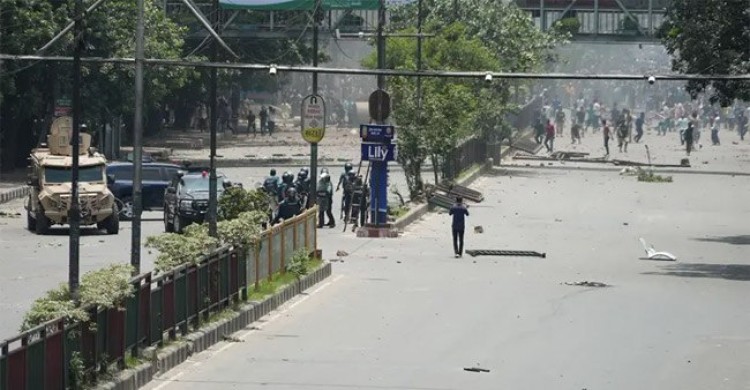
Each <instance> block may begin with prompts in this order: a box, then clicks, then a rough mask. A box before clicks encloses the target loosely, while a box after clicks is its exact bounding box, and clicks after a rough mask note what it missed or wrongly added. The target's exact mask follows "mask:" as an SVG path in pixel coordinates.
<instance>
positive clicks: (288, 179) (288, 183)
mask: <svg viewBox="0 0 750 390" xmlns="http://www.w3.org/2000/svg"><path fill="white" fill-rule="evenodd" d="M290 188H294V174H293V173H292V172H291V171H286V172H284V174H283V175H281V185H279V193H278V194H277V195H278V199H279V202H281V201H282V200H284V199H285V198H286V192H287V191H288V190H289V189H290Z"/></svg>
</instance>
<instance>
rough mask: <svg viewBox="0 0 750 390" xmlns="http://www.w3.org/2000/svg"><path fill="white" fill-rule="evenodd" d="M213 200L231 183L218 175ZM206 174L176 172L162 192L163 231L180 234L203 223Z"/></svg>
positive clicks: (206, 187) (204, 217) (220, 174)
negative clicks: (189, 226) (195, 224)
mask: <svg viewBox="0 0 750 390" xmlns="http://www.w3.org/2000/svg"><path fill="white" fill-rule="evenodd" d="M216 176H217V181H216V187H217V190H218V194H217V198H219V197H221V194H223V193H224V190H225V189H226V188H228V187H231V186H232V182H231V181H229V179H228V178H227V177H226V176H225V175H224V174H222V173H218V172H217V174H216ZM208 194H209V192H208V171H207V170H192V171H190V172H187V173H183V172H180V173H178V174H177V175H175V177H174V178H173V180H172V183H170V185H169V186H168V187H167V189H166V191H165V192H164V231H165V232H167V233H171V232H175V233H182V231H183V229H184V228H185V226H188V225H190V224H192V223H203V222H204V221H205V220H206V214H208Z"/></svg>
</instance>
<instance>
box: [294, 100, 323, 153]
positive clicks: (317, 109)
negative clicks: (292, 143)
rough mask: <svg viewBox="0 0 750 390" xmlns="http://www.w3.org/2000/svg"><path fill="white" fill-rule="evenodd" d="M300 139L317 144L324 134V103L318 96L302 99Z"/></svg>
mask: <svg viewBox="0 0 750 390" xmlns="http://www.w3.org/2000/svg"><path fill="white" fill-rule="evenodd" d="M300 117H301V119H302V138H303V139H304V140H305V141H307V142H309V143H311V144H317V143H318V142H320V141H321V140H322V139H323V137H324V136H325V134H326V103H325V100H323V98H322V97H321V96H320V95H308V96H306V97H305V98H304V99H302V114H301V115H300Z"/></svg>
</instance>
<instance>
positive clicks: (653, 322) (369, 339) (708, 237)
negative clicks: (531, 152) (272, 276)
mask: <svg viewBox="0 0 750 390" xmlns="http://www.w3.org/2000/svg"><path fill="white" fill-rule="evenodd" d="M735 168H737V167H735ZM742 168H743V169H745V166H742ZM477 186H478V188H479V189H481V190H482V191H483V192H484V193H485V196H486V197H487V199H486V201H485V202H483V203H482V204H479V205H474V206H472V207H470V209H469V210H470V212H471V216H470V217H469V224H468V226H467V233H466V234H467V237H466V241H467V244H466V245H467V248H468V249H516V250H536V251H540V252H545V253H546V254H547V257H546V258H544V259H542V258H533V257H527V258H520V257H515V258H514V257H476V258H472V257H469V256H464V257H463V258H461V259H456V258H454V257H453V256H452V250H451V244H450V238H449V237H450V225H449V224H450V220H449V217H448V216H447V215H446V214H444V213H443V214H431V215H428V216H427V217H426V218H425V219H423V220H422V221H420V222H419V223H418V224H416V225H413V226H412V227H410V228H409V229H408V231H407V232H406V233H405V234H404V235H403V236H402V237H401V238H399V239H379V240H374V239H358V238H352V237H349V236H345V237H344V236H340V235H334V233H333V232H331V231H330V230H327V231H324V232H323V233H322V237H321V241H322V246H323V250H324V255H326V257H329V258H330V257H331V256H333V254H334V253H335V251H337V250H343V251H346V252H348V256H345V257H341V260H343V261H337V262H335V263H334V275H333V276H332V277H331V279H329V280H328V281H326V282H325V283H324V284H322V285H321V286H319V287H316V288H313V289H311V291H309V292H308V294H307V295H304V296H301V297H298V298H297V299H295V300H293V301H292V302H291V303H290V304H288V305H286V306H285V307H283V308H281V309H280V310H278V311H276V312H274V313H272V314H271V315H270V316H268V317H267V318H265V319H264V320H263V321H261V322H260V323H259V324H256V325H255V328H253V329H248V330H246V331H244V332H241V333H240V334H239V338H240V339H241V340H243V341H244V342H223V343H220V344H217V345H216V346H214V347H213V348H211V349H210V350H209V351H207V352H205V353H201V354H198V355H195V356H192V357H191V358H190V359H189V360H188V362H187V363H185V364H183V365H181V366H180V367H178V368H176V369H174V370H172V371H170V372H169V373H167V374H165V375H163V376H161V377H160V378H158V379H157V380H156V381H154V382H152V383H151V384H150V385H149V386H148V387H147V388H148V389H150V390H164V389H186V390H189V389H240V388H241V389H255V388H258V389H260V388H264V389H339V388H340V389H500V388H514V389H623V390H626V389H627V390H630V389H678V388H679V389H747V388H750V330H748V329H747V323H749V322H750V312H748V311H747V310H746V309H745V305H746V299H747V298H746V297H747V295H748V293H749V292H750V285H748V283H750V258H749V257H748V256H747V255H748V249H747V248H748V245H750V236H748V235H747V220H748V217H750V211H749V209H748V208H747V206H746V203H747V202H746V199H745V198H746V194H747V193H748V191H749V190H750V181H749V180H748V178H747V177H742V176H732V175H694V174H677V175H674V182H673V183H639V182H637V181H636V178H635V177H633V176H622V175H619V173H618V172H617V171H608V172H605V171H590V170H570V171H562V170H544V169H535V168H531V167H517V168H508V169H507V170H504V171H501V172H498V173H496V174H495V175H492V176H488V177H484V178H482V179H480V181H479V182H478V184H477ZM479 225H481V226H482V227H483V228H484V233H482V234H479V233H474V231H473V227H474V226H479ZM640 237H643V238H644V239H646V240H647V241H648V242H649V243H650V244H652V245H654V246H655V247H656V249H658V250H665V251H669V252H672V253H674V254H676V255H677V257H678V260H677V261H676V262H665V261H652V260H645V259H643V257H644V255H645V251H644V249H643V248H642V247H641V244H640V243H639V238H640ZM583 281H595V282H601V283H605V284H607V285H608V286H607V287H585V286H576V285H568V284H566V283H576V282H583ZM477 367H478V368H481V369H486V370H489V371H488V372H474V371H466V370H465V368H477Z"/></svg>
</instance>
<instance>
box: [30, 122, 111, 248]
mask: <svg viewBox="0 0 750 390" xmlns="http://www.w3.org/2000/svg"><path fill="white" fill-rule="evenodd" d="M72 128H73V120H72V119H71V118H70V117H65V116H64V117H60V118H57V119H55V121H54V122H52V126H51V128H50V134H49V135H48V136H47V144H48V145H49V147H40V148H35V149H33V150H32V151H31V156H30V157H29V161H30V162H31V165H30V167H29V168H30V173H29V179H28V182H27V184H28V185H29V187H30V190H31V191H30V192H29V197H28V198H27V199H26V204H25V205H24V208H25V209H26V224H27V228H28V229H29V230H31V231H34V232H36V234H46V233H47V232H48V231H49V228H50V226H52V225H55V224H59V225H63V224H67V223H68V222H69V221H68V212H69V211H70V207H71V205H72V202H71V188H72V187H71V180H72V177H71V175H72V149H71V146H70V137H71V129H72ZM79 144H80V152H79V156H78V166H79V169H78V180H79V181H78V191H79V192H78V203H79V205H80V210H81V226H86V225H96V227H97V228H98V229H104V230H106V231H107V233H108V234H117V233H118V232H119V231H120V220H119V217H118V209H117V204H116V203H115V197H114V195H113V194H112V192H111V191H110V190H109V189H108V188H107V181H106V177H105V174H104V171H105V164H106V162H107V159H106V158H105V157H104V156H103V155H102V154H99V153H97V152H96V151H95V150H94V149H93V148H90V147H89V146H90V145H91V135H90V134H85V133H81V137H80V143H79Z"/></svg>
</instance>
